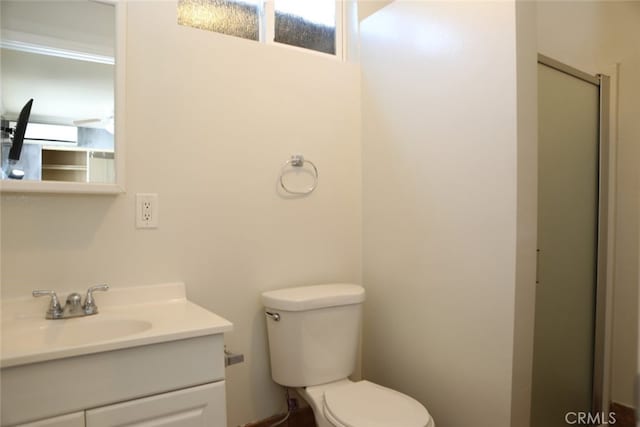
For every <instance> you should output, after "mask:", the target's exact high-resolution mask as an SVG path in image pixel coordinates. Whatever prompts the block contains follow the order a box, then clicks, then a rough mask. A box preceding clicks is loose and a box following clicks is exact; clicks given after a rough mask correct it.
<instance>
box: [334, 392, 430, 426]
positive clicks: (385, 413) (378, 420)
mask: <svg viewBox="0 0 640 427" xmlns="http://www.w3.org/2000/svg"><path fill="white" fill-rule="evenodd" d="M323 400H324V414H325V416H326V417H327V419H328V420H329V421H330V422H331V423H332V424H333V425H335V426H336V427H389V426H393V427H431V426H433V421H432V419H431V416H430V415H429V412H427V410H426V409H425V407H424V406H422V405H421V404H420V403H419V402H418V401H417V400H415V399H413V398H411V397H409V396H407V395H405V394H402V393H400V392H397V391H395V390H391V389H389V388H386V387H382V386H380V385H377V384H374V383H371V382H369V381H359V382H349V383H348V384H345V385H342V386H340V387H333V388H330V389H327V390H326V391H325V392H324V399H323Z"/></svg>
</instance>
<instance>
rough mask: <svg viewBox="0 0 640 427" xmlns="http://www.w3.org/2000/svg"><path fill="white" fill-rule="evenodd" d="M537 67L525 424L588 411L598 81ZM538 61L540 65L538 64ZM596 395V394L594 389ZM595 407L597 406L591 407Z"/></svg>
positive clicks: (540, 424) (538, 426) (544, 425)
mask: <svg viewBox="0 0 640 427" xmlns="http://www.w3.org/2000/svg"><path fill="white" fill-rule="evenodd" d="M549 61H550V63H551V64H552V66H549V65H545V64H543V63H539V64H538V120H539V124H538V132H539V136H538V275H537V285H536V311H535V332H534V357H533V383H532V400H531V427H556V426H557V427H560V426H566V425H567V424H568V421H569V422H570V421H574V420H575V417H576V416H575V415H573V413H578V412H591V411H592V410H594V409H595V408H594V406H593V402H594V401H595V400H597V396H595V397H596V399H594V391H593V390H594V380H595V381H598V380H597V378H596V377H594V363H596V358H595V357H594V349H595V347H596V299H597V298H596V296H597V295H596V294H597V287H596V284H597V276H598V274H599V271H598V268H597V265H598V217H599V212H598V209H599V162H600V152H599V149H600V137H599V131H600V127H599V122H600V87H599V80H598V78H596V77H594V76H588V75H586V74H584V73H580V72H577V70H575V71H576V72H574V73H571V72H567V69H570V68H569V67H566V69H564V68H563V67H558V66H556V67H554V66H553V65H556V64H557V63H555V64H554V61H553V60H549ZM545 63H548V62H546V61H545ZM596 394H598V393H596ZM595 410H597V409H595Z"/></svg>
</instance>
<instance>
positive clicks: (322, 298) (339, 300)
mask: <svg viewBox="0 0 640 427" xmlns="http://www.w3.org/2000/svg"><path fill="white" fill-rule="evenodd" d="M363 301H364V288H363V287H362V286H360V285H353V284H348V283H333V284H327V285H313V286H298V287H295V288H285V289H278V290H275V291H268V292H263V294H262V303H263V305H264V306H265V307H268V308H275V309H278V310H285V311H304V310H314V309H318V308H326V307H335V306H339V305H350V304H359V303H361V302H363Z"/></svg>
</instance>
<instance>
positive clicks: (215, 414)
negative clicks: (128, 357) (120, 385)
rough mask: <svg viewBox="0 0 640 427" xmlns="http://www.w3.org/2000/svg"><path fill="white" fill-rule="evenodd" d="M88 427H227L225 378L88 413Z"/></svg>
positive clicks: (92, 410)
mask: <svg viewBox="0 0 640 427" xmlns="http://www.w3.org/2000/svg"><path fill="white" fill-rule="evenodd" d="M86 420H87V427H119V426H127V427H137V426H138V427H141V426H144V427H154V426H158V427H159V426H162V427H205V426H206V427H226V425H227V417H226V405H225V391H224V381H220V382H216V383H211V384H205V385H203V386H198V387H192V388H187V389H183V390H178V391H173V392H170V393H164V394H159V395H155V396H150V397H145V398H143V399H137V400H130V401H128V402H123V403H118V404H116V405H110V406H105V407H102V408H97V409H91V410H88V411H87V412H86Z"/></svg>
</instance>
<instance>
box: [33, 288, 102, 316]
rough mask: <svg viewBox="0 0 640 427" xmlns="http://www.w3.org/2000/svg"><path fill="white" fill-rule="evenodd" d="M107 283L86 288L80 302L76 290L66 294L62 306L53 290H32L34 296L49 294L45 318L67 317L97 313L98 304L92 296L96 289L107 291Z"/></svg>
mask: <svg viewBox="0 0 640 427" xmlns="http://www.w3.org/2000/svg"><path fill="white" fill-rule="evenodd" d="M107 290H109V285H96V286H91V287H90V288H89V289H87V296H86V297H85V299H84V304H82V296H81V295H80V294H78V293H76V292H74V293H72V294H69V296H67V302H66V303H65V305H64V307H62V306H61V305H60V300H59V299H58V295H56V292H55V291H51V290H35V291H33V292H32V295H33V296H34V297H42V296H50V297H51V301H50V302H49V308H48V309H47V313H46V316H45V317H46V318H47V319H69V318H71V317H81V316H90V315H92V314H98V306H97V305H96V301H95V299H94V298H93V293H94V292H96V291H103V292H104V291H107Z"/></svg>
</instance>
